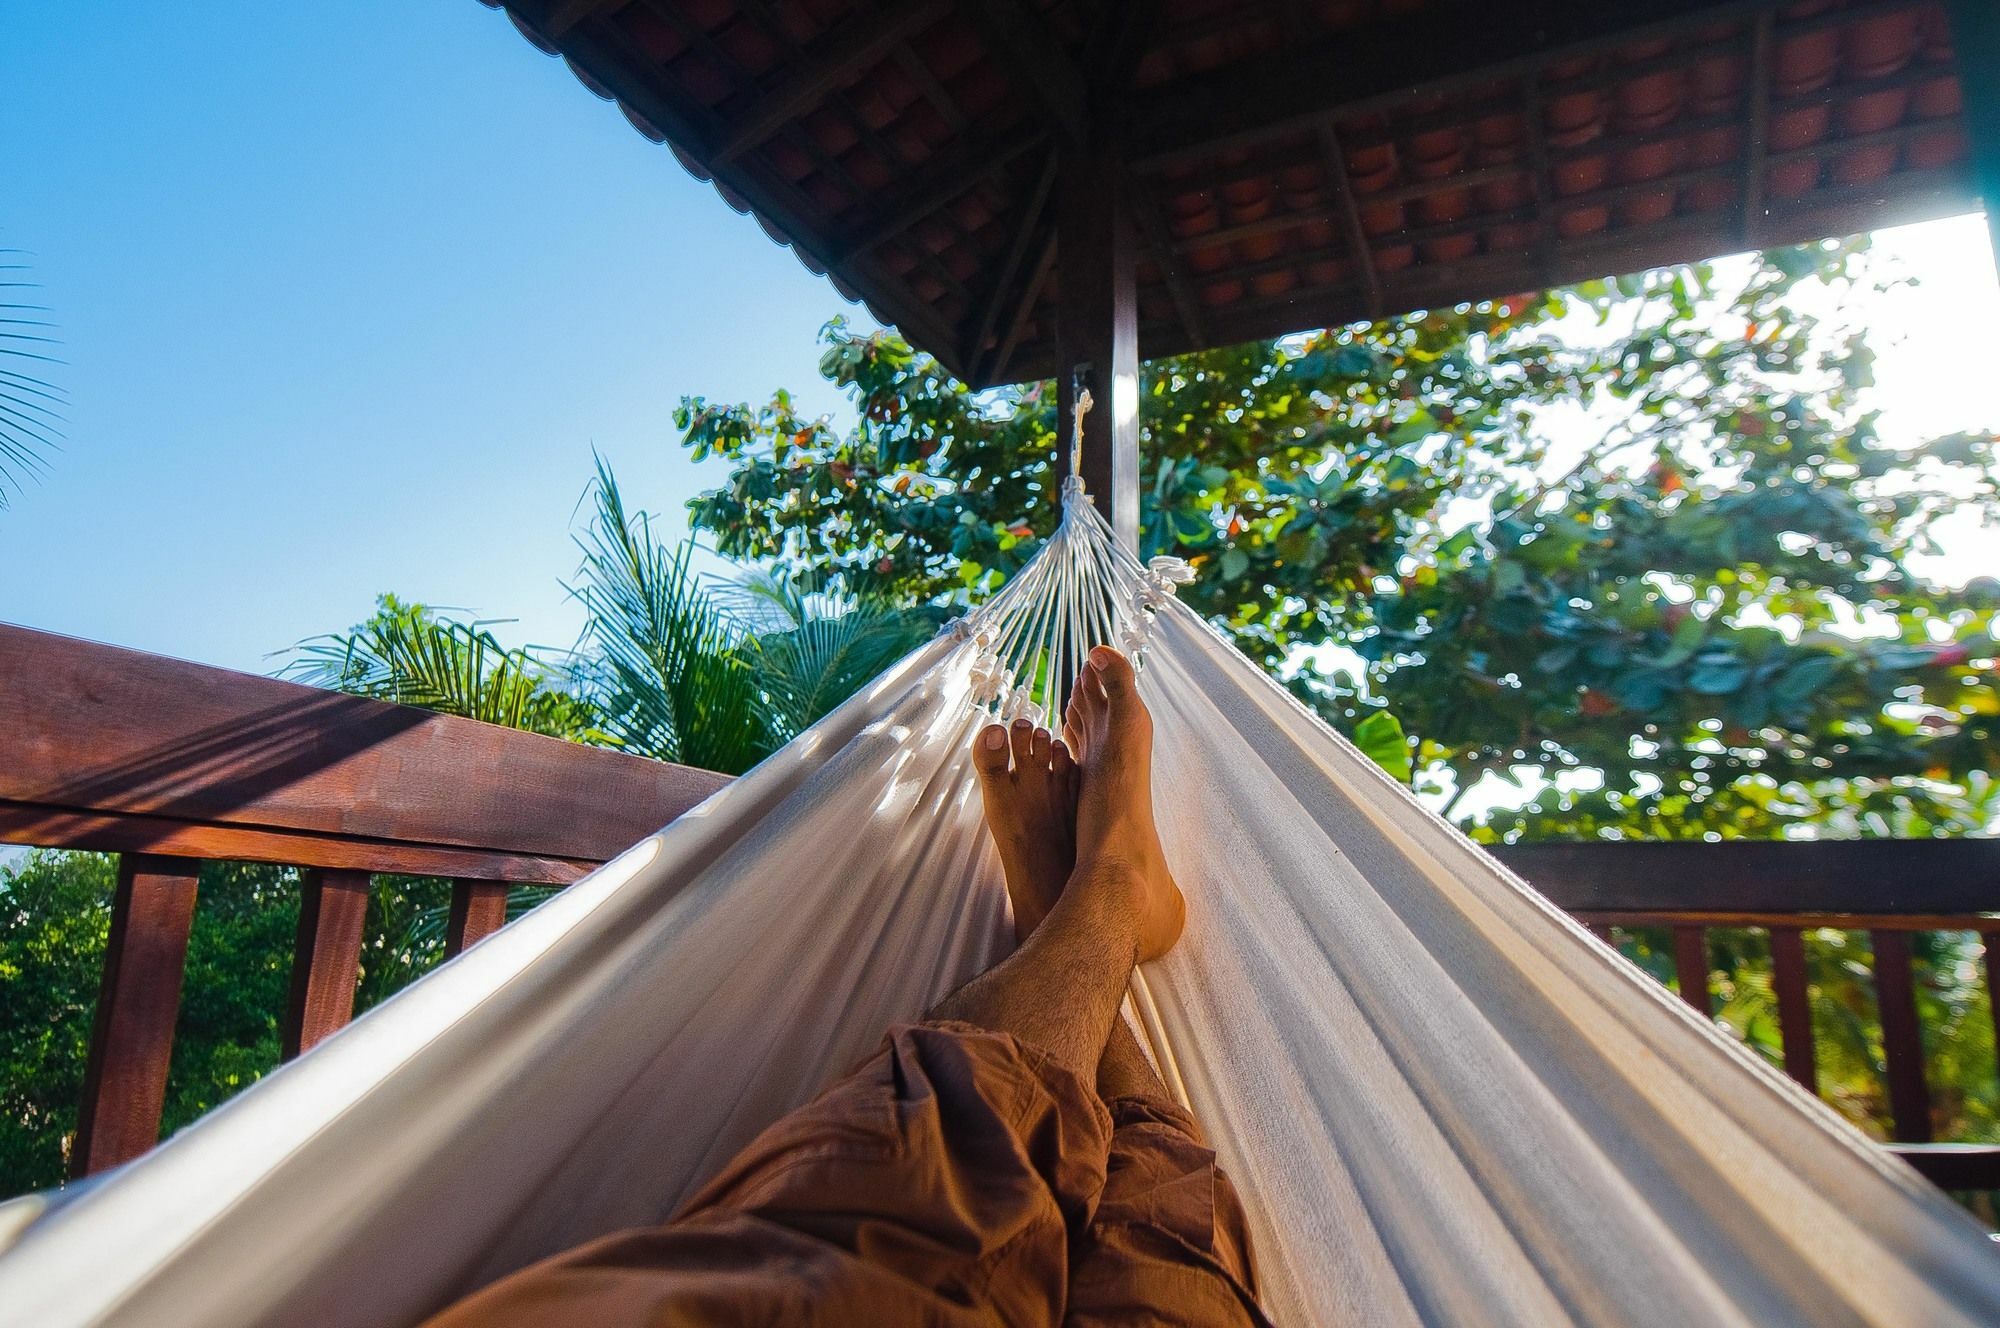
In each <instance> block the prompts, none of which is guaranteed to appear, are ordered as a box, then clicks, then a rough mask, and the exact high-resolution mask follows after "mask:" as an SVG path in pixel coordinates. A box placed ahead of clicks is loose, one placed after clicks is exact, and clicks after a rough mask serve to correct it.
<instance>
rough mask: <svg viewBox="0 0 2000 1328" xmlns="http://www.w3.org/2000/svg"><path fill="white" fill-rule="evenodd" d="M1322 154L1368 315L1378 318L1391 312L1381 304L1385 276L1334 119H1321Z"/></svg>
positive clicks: (1322, 165)
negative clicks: (1378, 266)
mask: <svg viewBox="0 0 2000 1328" xmlns="http://www.w3.org/2000/svg"><path fill="white" fill-rule="evenodd" d="M1319 156H1320V163H1321V165H1320V169H1321V170H1323V171H1325V172H1326V179H1327V184H1328V187H1329V188H1331V189H1332V190H1333V200H1334V206H1335V207H1336V208H1338V209H1339V211H1340V228H1341V233H1342V234H1343V235H1344V236H1346V239H1347V250H1348V252H1349V253H1350V254H1351V255H1353V259H1354V268H1355V272H1356V274H1357V275H1358V276H1359V278H1360V281H1361V290H1362V298H1363V299H1364V300H1366V301H1367V308H1368V316H1369V317H1370V318H1375V319H1379V318H1381V317H1382V315H1383V314H1385V313H1387V312H1388V311H1387V310H1386V309H1385V308H1383V305H1382V276H1381V274H1380V273H1379V272H1377V271H1376V270H1375V251H1374V250H1373V249H1372V248H1371V247H1370V246H1369V244H1368V232H1367V231H1365V230H1363V229H1362V228H1361V207H1360V205H1359V204H1358V203H1357V202H1356V201H1355V198H1354V184H1353V182H1352V181H1351V180H1349V179H1348V176H1347V154H1346V153H1345V152H1343V151H1342V150H1341V146H1340V133H1339V131H1338V130H1336V129H1335V128H1334V126H1333V121H1332V120H1331V119H1326V120H1321V121H1320V122H1319Z"/></svg>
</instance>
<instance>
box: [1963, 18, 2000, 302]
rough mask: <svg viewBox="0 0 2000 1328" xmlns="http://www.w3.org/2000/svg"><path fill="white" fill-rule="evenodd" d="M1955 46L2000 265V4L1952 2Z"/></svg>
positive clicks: (1975, 175)
mask: <svg viewBox="0 0 2000 1328" xmlns="http://www.w3.org/2000/svg"><path fill="white" fill-rule="evenodd" d="M1951 43H1952V49H1953V54H1954V55H1955V56H1956V57H1957V61H1956V62H1957V64H1958V70H1959V74H1958V81H1959V85H1960V87H1962V88H1963V89H1964V90H1965V132H1966V135H1967V136H1968V137H1969V138H1970V139H1971V140H1972V179H1973V186H1974V188H1976V189H1977V190H1978V191H1979V197H1980V199H1981V200H1982V201H1983V203H1984V205H1985V208H1986V227H1987V234H1988V235H1989V236H1991V237H1992V242H1993V261H1994V262H1995V263H1996V264H2000V5H1996V4H1994V3H1993V0H1951Z"/></svg>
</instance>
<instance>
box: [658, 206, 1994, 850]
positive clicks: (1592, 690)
mask: <svg viewBox="0 0 2000 1328" xmlns="http://www.w3.org/2000/svg"><path fill="white" fill-rule="evenodd" d="M1863 247H1864V245H1863V243H1862V242H1854V241H1850V242H1846V243H1841V244H1834V243H1827V244H1824V245H1817V246H1810V247H1806V248H1802V249H1790V250H1779V251H1774V252H1771V253H1768V254H1763V255H1759V256H1756V257H1755V258H1753V259H1749V260H1735V261H1732V262H1727V263H1722V264H1709V263H1703V264H1692V265H1687V266H1682V267H1676V268H1666V269H1661V270H1658V271H1654V272H1649V273H1644V274H1641V275H1638V276H1634V277H1623V278H1619V279H1617V280H1615V281H1597V282H1587V283H1584V284H1583V285H1581V286H1577V287H1573V288H1570V289H1567V290H1559V291H1552V292H1548V293H1545V294H1540V295H1522V296H1515V297H1510V298H1508V299H1506V300H1500V301H1489V302H1486V303H1483V304H1479V305H1475V306H1470V307H1464V308H1459V309H1455V310H1441V311H1427V312H1418V313H1414V314H1410V315H1406V316H1403V317H1399V318H1393V319H1389V320H1387V321H1385V322H1382V323H1378V324H1374V325H1368V326H1355V327H1346V328H1338V329H1332V330H1328V331H1325V332H1320V333H1315V334H1312V335H1308V336H1302V337H1296V338H1287V339H1283V340H1280V341H1276V342H1262V343H1253V344H1249V345H1244V346H1236V347H1230V348H1226V349H1222V350H1216V351H1208V352H1203V353H1201V354H1196V355H1188V356H1182V357H1177V358H1174V359H1169V360H1163V361H1156V362H1154V363H1152V364H1149V365H1148V366H1146V370H1145V381H1144V386H1143V391H1142V394H1141V409H1140V424H1141V453H1142V459H1143V467H1144V477H1145V482H1144V490H1143V507H1142V521H1141V527H1142V536H1141V538H1142V542H1143V543H1144V545H1145V552H1147V553H1158V552H1173V553H1178V554H1180V555H1182V556H1184V557H1187V558H1189V559H1190V560H1191V561H1192V562H1194V563H1195V564H1196V566H1197V567H1198V568H1199V570H1200V572H1201V576H1200V578H1199V580H1198V581H1197V582H1196V583H1195V584H1194V585H1193V586H1191V587H1188V588H1186V589H1185V590H1184V591H1183V597H1184V598H1185V599H1186V600H1188V601H1189V602H1190V603H1191V604H1192V605H1193V606H1194V607H1195V608H1197V609H1198V610H1200V611H1201V612H1203V613H1205V614H1207V615H1208V616H1209V617H1210V618H1212V619H1213V620H1215V621H1216V622H1217V623H1218V624H1219V625H1221V626H1222V627H1224V628H1225V629H1226V630H1227V631H1228V632H1229V633H1230V634H1231V635H1232V636H1233V638H1234V639H1235V640H1236V642H1237V643H1238V645H1239V646H1241V647H1242V649H1243V650H1244V651H1245V652H1246V653H1248V654H1249V655H1251V656H1252V657H1253V658H1255V659H1257V660H1258V661H1260V662H1261V663H1263V664H1264V665H1265V666H1266V667H1268V668H1270V669H1271V670H1273V672H1275V673H1277V674H1279V675H1280V676H1281V677H1283V678H1284V679H1285V680H1286V681H1287V682H1288V683H1289V684H1290V686H1291V687H1292V688H1293V690H1294V691H1296V692H1297V693H1298V694H1299V695H1300V696H1301V697H1303V698H1304V699H1306V700H1307V701H1308V702H1310V703H1311V704H1313V705H1314V706H1316V707H1317V708H1318V709H1319V710H1320V711H1321V713H1323V714H1325V715H1327V716H1328V717H1329V718H1330V719H1332V720H1333V721H1334V722H1335V723H1336V724H1338V725H1340V726H1342V727H1344V728H1346V729H1347V730H1348V731H1349V732H1350V733H1352V734H1356V735H1357V736H1359V737H1360V738H1361V739H1362V740H1364V742H1365V743H1366V744H1367V745H1368V746H1369V747H1370V748H1371V750H1373V751H1375V752H1377V753H1379V755H1380V758H1381V759H1383V761H1384V763H1385V764H1386V765H1389V766H1390V767H1391V768H1392V769H1397V770H1399V771H1401V770H1404V769H1407V770H1408V771H1409V772H1410V773H1411V777H1412V778H1413V780H1414V782H1416V783H1417V785H1418V787H1419V788H1423V789H1431V790H1435V791H1436V792H1437V793H1439V794H1440V795H1443V794H1445V793H1447V792H1449V791H1452V790H1458V791H1463V790H1466V789H1468V788H1470V787H1471V786H1472V785H1473V784H1474V783H1476V782H1478V781H1479V780H1480V779H1481V778H1482V777H1483V776H1486V775H1489V774H1497V775H1500V776H1502V777H1514V772H1515V771H1517V770H1519V769H1520V768H1522V767H1529V768H1532V769H1533V770H1535V771H1537V772H1539V773H1542V774H1546V775H1560V774H1564V773H1566V772H1572V771H1591V772H1598V776H1599V777H1601V780H1602V786H1601V788H1599V789H1597V790H1596V791H1595V792H1590V791H1581V792H1580V791H1578V790H1577V789H1576V788H1574V787H1564V788H1561V789H1558V790H1554V791H1550V792H1546V793H1544V795H1543V796H1541V797H1539V798H1536V799H1533V800H1530V801H1528V802H1527V803H1526V805H1524V806H1522V807H1519V808H1518V809H1512V810H1507V811H1503V812H1497V813H1494V814H1493V815H1492V816H1491V817H1490V818H1488V819H1487V821H1486V823H1485V824H1484V825H1481V826H1477V827H1475V829H1478V830H1479V831H1480V832H1481V833H1483V834H1486V835H1488V836H1490V837H1502V836H1504V837H1510V838H1511V837H1519V836H1522V835H1532V836H1534V837H1541V838H1548V837H1564V836H1566V835H1576V834H1580V835H1584V836H1601V835H1619V834H1643V835H1646V836H1650V837H1657V836H1660V835H1663V834H1679V835H1689V836H1701V835H1721V836H1730V835H1750V836H1771V835H1775V834H1782V833H1785V832H1786V831H1787V829H1788V828H1791V827H1796V828H1800V829H1808V830H1809V829H1811V828H1814V827H1820V826H1827V825H1830V824H1833V823H1837V822H1840V821H1842V820H1843V818H1844V819H1845V820H1847V821H1849V822H1851V823H1852V824H1854V825H1856V826H1863V827H1869V828H1875V827H1879V826H1882V825H1886V822H1885V821H1884V820H1883V817H1884V815H1885V814H1892V815H1893V816H1896V817H1900V818H1903V820H1904V822H1905V823H1906V824H1907V825H1909V826H1912V827H1916V828H1918V832H1920V833H1921V832H1925V831H1936V830H1941V829H1947V828H1951V827H1953V826H1955V825H1960V824H1962V823H1963V819H1964V818H1963V809H1964V808H1965V807H1966V806H1967V805H1968V804H1967V801H1966V799H1967V790H1968V784H1967V781H1970V780H1975V779H1978V778H1981V777H1982V776H1980V774H1979V772H1983V771H1985V770H1988V769H1990V768H1991V767H1992V764H1993V760H1994V756H1995V753H1996V742H2000V738H1996V730H1995V725H1994V717H1995V716H1996V715H2000V691H1996V689H1995V686H1994V682H1993V678H1992V673H1991V658H1992V656H1993V655H1994V653H1995V647H1994V640H1993V626H1994V622H1995V617H1996V609H2000V583H1994V582H1991V581H1981V582H1979V583H1975V584H1974V585H1973V586H1971V587H1968V588H1967V589H1966V590H1965V591H1962V592H1959V591H1952V590H1949V589H1946V588H1942V587H1939V586H1934V585H1931V584H1928V583H1926V582H1925V581H1924V580H1923V579H1922V578H1920V577H1918V576H1917V575H1915V574H1914V573H1913V572H1912V571H1911V570H1910V562H1909V560H1910V558H1911V556H1912V555H1913V554H1915V553H1917V552H1920V551H1922V550H1924V548H1925V547H1926V540H1927V535H1926V533H1925V532H1926V527H1927V524H1928V523H1929V522H1930V520H1931V519H1933V518H1934V517H1935V516H1937V515H1938V514H1940V513H1941V512H1944V511H1948V510H1954V509H1959V508H1964V507H1967V506H1973V507H1977V508H1979V509H1981V510H1983V511H1985V512H1987V513H1988V514H1992V513H1994V512H1995V511H1996V510H2000V489H1997V488H1996V480H1995V476H1994V472H1993V469H1992V462H1993V459H1994V439H1993V437H1992V436H1991V435H1988V434H1962V435H1954V436H1952V437H1948V438H1942V439H1937V440H1933V441H1932V442H1929V443H1927V444H1925V445H1923V446H1920V447H1916V448H1911V449H1898V448H1893V447H1890V446H1888V445H1886V444H1884V443H1883V442H1882V441H1881V440H1880V439H1879V438H1878V436H1877V434H1876V431H1875V412H1874V410H1873V409H1872V407H1871V404H1870V402H1869V392H1868V388H1869V385H1870V365H1871V357H1870V353H1869V351H1868V349H1867V346H1866V344H1865V341H1864V340H1863V339H1862V338H1861V337H1860V336H1859V335H1857V334H1847V333H1841V332H1839V331H1838V330H1837V329H1832V328H1828V327H1826V326H1824V325H1822V324H1821V323H1820V322H1819V321H1818V320H1817V319H1815V318H1814V317H1813V316H1811V315H1809V314H1808V313H1806V312H1804V311H1803V307H1802V305H1803V302H1802V301H1801V300H1800V299H1799V298H1798V296H1799V294H1800V290H1801V287H1804V286H1811V287H1814V288H1817V289H1816V291H1815V294H1819V295H1825V294H1828V293H1830V294H1832V295H1835V296H1839V295H1841V294H1844V293H1847V292H1851V291H1853V290H1854V289H1856V287H1857V286H1858V284H1859V283H1860V282H1861V281H1863V280H1865V279H1867V275H1868V274H1867V271H1866V268H1865V265H1863V264H1862V263H1861V262H1860V254H1861V251H1862V249H1863ZM826 340H827V347H828V349H827V352H826V355H825V357H824V359H823V361H822V366H821V367H822V371H823V372H824V373H825V374H826V376H827V377H828V378H829V379H831V380H832V381H833V382H835V383H837V384H839V385H841V386H842V387H843V388H845V389H847V390H848V392H849V393H850V395H851V396H852V398H853V400H854V402H855V405H856V407H857V411H856V413H857V416H858V419H857V422H856V423H855V425H854V426H853V427H852V428H848V429H840V428H836V427H835V426H834V425H833V424H832V423H831V422H830V421H828V420H826V419H823V418H822V419H808V418H805V417H803V416H802V415H801V414H800V413H799V411H798V409H797V407H796V405H795V403H794V400H793V398H792V397H791V396H790V395H789V394H788V393H785V392H779V393H777V394H776V395H775V396H774V397H773V398H772V399H771V401H770V402H769V403H768V404H766V405H764V406H761V407H751V406H748V405H721V404H716V403H712V402H709V401H706V400H704V399H702V398H699V397H691V398H687V399H684V401H683V402H682V405H681V407H680V409H679V411H678V412H677V415H676V422H677V424H678V425H679V426H680V427H681V429H682V431H683V434H684V442H685V444H686V446H688V447H689V449H690V450H691V451H692V452H693V454H694V455H695V456H696V457H697V458H700V457H706V456H711V455H713V456H719V457H721V458H723V459H724V460H726V461H727V462H728V463H729V465H730V467H731V470H730V474H729V476H728V479H727V482H726V483H725V484H723V485H722V486H721V487H719V488H717V489H715V490H712V491H710V492H708V493H705V494H702V495H700V496H699V497H697V498H696V499H694V500H693V501H692V502H691V503H690V512H691V514H692V517H693V521H694V524H695V526H696V527H697V529H700V530H704V531H707V532H709V533H710V534H711V535H713V536H714V538H715V539H716V541H717V543H718V546H719V547H720V549H721V550H722V552H724V553H725V554H728V555H731V556H734V557H739V558H746V559H775V560H779V561H780V562H783V563H787V564H804V565H809V566H813V567H815V568H819V569H822V570H823V571H825V572H827V573H829V574H831V575H834V576H837V577H838V578H839V579H840V581H841V583H842V584H843V585H845V586H847V587H849V588H851V589H853V590H854V591H856V592H858V593H863V594H868V595H872V596H876V597H883V598H891V599H897V600H901V601H903V602H906V603H919V604H938V603H954V602H961V601H964V600H967V599H972V598H977V597H979V596H982V595H984V594H986V593H988V592H990V591H991V590H992V589H993V588H994V587H995V586H997V585H998V584H999V583H1000V582H1001V581H1002V580H1003V579H1004V578H1005V576H1006V575H1007V574H1008V573H1010V572H1011V571H1013V570H1014V569H1015V568H1017V567H1018V566H1020V565H1021V563H1022V562H1023V561H1024V560H1025V559H1026V558H1027V557H1028V556H1029V555H1030V554H1032V553H1033V551H1034V550H1035V548H1037V547H1038V546H1039V543H1040V541H1041V539H1042V538H1044V537H1045V536H1046V535H1047V533H1048V532H1049V530H1050V529H1051V528H1052V527H1053V524H1054V522H1055V519H1056V505H1055V502H1054V493H1055V489H1056V484H1055V475H1056V473H1055V471H1054V469H1053V468H1052V461H1053V458H1054V455H1055V450H1056V449H1055V439H1054V437H1053V433H1052V430H1053V427H1054V409H1053V396H1052V391H1051V388H1050V387H1049V385H1047V384H1034V385H1030V386H1028V387H1025V388H1021V389H1014V390H1008V391H1001V392H995V393H986V394H975V393H972V392H970V391H969V390H967V389H966V388H965V387H964V386H963V385H962V384H959V383H956V382H954V381H952V380H951V379H950V378H949V376H948V375H946V374H945V373H944V372H943V371H942V370H941V369H940V368H939V366H938V365H937V364H936V363H935V361H933V360H931V359H930V358H929V357H928V356H924V355H921V354H918V353H916V352H914V351H912V350H911V349H910V347H909V346H908V345H907V344H905V343H904V342H903V341H902V340H901V339H900V338H899V337H897V336H895V335H894V334H889V333H884V334H877V335H873V336H860V335H856V334H853V333H850V332H848V331H847V330H846V329H845V328H843V327H841V326H839V325H838V324H835V325H832V326H831V327H830V328H829V330H828V333H827V337H826ZM1564 412H1568V414H1569V417H1570V418H1569V426H1570V428H1569V432H1572V433H1573V432H1577V431H1578V429H1579V428H1588V429H1590V430H1592V431H1593V433H1594V435H1595V437H1594V441H1593V442H1592V444H1591V445H1590V446H1588V447H1583V448H1580V449H1570V450H1573V451H1575V452H1576V453H1577V454H1576V455H1567V454H1566V452H1565V448H1564V447H1563V446H1561V445H1560V444H1559V443H1558V441H1556V439H1557V431H1555V430H1554V428H1553V426H1555V425H1559V424H1561V423H1563V415H1564ZM1857 628H1862V629H1865V630H1861V631H1857V630H1856V629H1857ZM1330 650H1351V651H1353V652H1355V653H1356V654H1358V655H1359V657H1360V662H1359V663H1358V664H1351V665H1348V666H1346V667H1344V668H1343V667H1323V666H1321V665H1320V664H1319V663H1318V662H1317V661H1320V660H1322V659H1324V658H1325V657H1326V655H1327V652H1329V651H1330ZM1364 726H1365V727H1364ZM1404 734H1408V735H1409V738H1408V741H1407V743H1405V742H1404V741H1403V740H1402V735H1404Z"/></svg>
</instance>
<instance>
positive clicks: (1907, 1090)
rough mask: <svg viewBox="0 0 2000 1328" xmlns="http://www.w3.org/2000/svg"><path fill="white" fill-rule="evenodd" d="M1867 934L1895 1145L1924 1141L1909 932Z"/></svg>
mask: <svg viewBox="0 0 2000 1328" xmlns="http://www.w3.org/2000/svg"><path fill="white" fill-rule="evenodd" d="M1869 938H1870V939H1871V941H1872V942H1873V943H1874V946H1875V1004H1876V1011H1877V1015H1878V1017H1879V1018H1880V1020H1881V1022H1882V1058H1883V1059H1884V1060H1885V1061H1887V1062H1888V1074H1889V1115H1890V1118H1891V1125H1892V1128H1893V1129H1894V1131H1895V1139H1896V1141H1897V1142H1898V1143H1910V1144H1926V1143H1929V1142H1930V1141H1931V1094H1930V1088H1929V1087H1928V1085H1927V1084H1926V1083H1925V1080H1924V1038H1923V1029H1922V1027H1921V1026H1920V1025H1919V1023H1918V1022H1917V989H1916V978H1915V975H1914V973H1913V972H1912V971H1911V968H1910V934H1909V933H1908V932H1905V931H1888V930H1882V931H1873V932H1870V933H1869Z"/></svg>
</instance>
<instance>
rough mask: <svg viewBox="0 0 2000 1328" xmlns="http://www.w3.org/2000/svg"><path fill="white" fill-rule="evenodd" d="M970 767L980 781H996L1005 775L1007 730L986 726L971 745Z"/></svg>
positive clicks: (991, 725) (995, 726)
mask: <svg viewBox="0 0 2000 1328" xmlns="http://www.w3.org/2000/svg"><path fill="white" fill-rule="evenodd" d="M972 767H973V769H975V770H977V771H978V772H979V777H980V778H981V779H998V778H1001V777H1002V776H1004V775H1005V774H1006V773H1007V730H1006V729H1004V728H1002V727H1001V726H1000V725H998V724H988V725H987V726H986V727H985V728H983V729H981V730H979V736H978V737H977V738H976V739H974V740H973V743H972Z"/></svg>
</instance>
